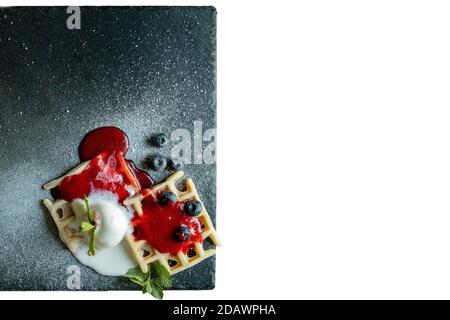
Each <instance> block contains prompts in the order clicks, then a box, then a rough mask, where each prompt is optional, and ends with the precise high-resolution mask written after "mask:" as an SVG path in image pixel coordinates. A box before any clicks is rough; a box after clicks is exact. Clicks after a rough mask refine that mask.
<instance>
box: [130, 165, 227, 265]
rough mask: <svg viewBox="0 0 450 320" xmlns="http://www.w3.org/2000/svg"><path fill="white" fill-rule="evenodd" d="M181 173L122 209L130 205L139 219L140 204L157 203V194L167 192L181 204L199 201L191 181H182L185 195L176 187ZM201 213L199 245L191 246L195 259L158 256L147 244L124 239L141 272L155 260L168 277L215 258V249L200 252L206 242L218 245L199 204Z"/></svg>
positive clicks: (159, 253) (207, 217)
mask: <svg viewBox="0 0 450 320" xmlns="http://www.w3.org/2000/svg"><path fill="white" fill-rule="evenodd" d="M183 175H184V173H183V171H177V172H175V173H174V174H172V175H171V176H170V177H169V178H167V180H166V181H164V182H162V183H160V184H158V185H156V186H154V187H152V188H150V189H145V190H142V192H141V193H140V194H138V195H136V196H134V197H132V198H128V199H126V200H125V201H124V205H131V206H132V207H133V208H134V210H135V211H136V213H137V214H138V215H142V200H143V199H145V198H147V197H152V198H153V200H154V201H157V194H158V193H159V191H167V190H169V191H171V192H173V193H174V194H175V195H176V196H177V198H178V200H179V201H185V200H197V201H200V202H201V200H200V197H199V196H198V193H197V189H196V188H195V185H194V182H193V181H192V180H191V179H187V180H186V191H180V190H179V189H178V188H177V187H176V184H177V182H178V181H179V180H181V178H182V177H183ZM202 207H203V209H202V212H201V213H200V215H199V216H198V219H199V220H200V222H201V224H202V237H203V242H202V243H195V244H194V245H195V255H193V256H188V255H187V254H184V253H183V252H180V253H178V254H177V255H172V254H168V253H161V252H158V250H156V249H154V248H152V247H151V245H150V244H149V243H147V241H145V240H139V241H136V240H135V239H134V238H133V236H131V235H130V236H129V237H128V240H129V241H128V243H129V244H130V247H131V249H132V250H133V254H134V256H135V259H136V261H137V262H138V264H139V267H140V268H141V270H142V272H147V271H148V264H149V263H151V262H153V261H156V260H159V261H160V262H161V263H162V264H163V265H164V266H166V268H167V269H168V270H169V271H170V273H171V274H174V273H177V272H180V271H183V270H185V269H187V268H190V267H192V266H194V265H195V264H197V263H199V262H201V261H203V260H205V259H206V258H208V257H210V256H212V255H214V254H215V252H216V251H215V249H206V250H205V249H204V244H205V242H208V241H209V240H208V239H210V240H211V241H212V242H213V243H214V245H216V246H220V241H219V239H218V238H217V234H216V230H215V229H214V226H213V224H212V222H211V218H210V217H209V215H208V212H207V211H206V209H205V206H204V205H203V203H202Z"/></svg>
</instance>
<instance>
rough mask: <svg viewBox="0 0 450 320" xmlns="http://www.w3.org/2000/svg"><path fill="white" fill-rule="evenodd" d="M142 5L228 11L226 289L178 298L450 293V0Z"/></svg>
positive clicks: (223, 96)
mask: <svg viewBox="0 0 450 320" xmlns="http://www.w3.org/2000/svg"><path fill="white" fill-rule="evenodd" d="M5 2H6V3H5ZM5 2H3V3H2V5H20V4H22V5H29V4H30V2H31V1H5ZM32 2H33V3H35V4H47V5H50V4H51V5H54V4H62V5H67V3H64V2H60V1H45V2H42V1H40V2H39V1H32ZM132 3H133V4H141V5H142V4H146V5H150V4H168V5H169V4H174V5H175V4H193V5H197V4H212V5H214V6H215V7H216V8H217V10H218V17H217V22H218V134H219V150H218V174H219V176H218V212H217V215H218V218H217V222H218V231H219V234H220V236H221V240H222V242H223V247H222V248H219V249H218V255H217V286H216V289H215V290H214V291H180V292H167V293H166V299H183V298H188V299H222V298H225V299H228V298H234V299H241V298H255V299H256V298H265V299H278V298H288V299H305V298H306V299H316V298H343V299H347V298H360V299H365V298H387V299H389V298H450V256H449V252H450V250H449V243H450V216H449V212H450V197H449V196H450V125H449V124H450V19H449V17H450V3H449V2H448V1H425V0H423V1H412V0H407V1H399V0H390V1H383V0H381V1H380V0H378V1H362V0H359V1H335V0H331V1H319V0H318V1H285V2H282V1H271V2H269V1H230V0H226V1H220V2H218V1H153V2H152V1H133V2H132ZM70 4H71V5H82V4H131V2H129V3H125V2H123V1H107V2H105V1H92V2H86V1H84V2H83V1H71V3H70ZM0 298H49V299H55V298H72V299H84V298H89V299H93V298H99V299H108V298H114V299H117V298H125V299H151V297H147V296H143V295H142V294H141V293H139V292H106V293H104V292H103V293H80V292H64V293H60V292H47V293H45V294H43V293H34V292H28V293H21V292H18V293H9V292H8V293H1V294H0Z"/></svg>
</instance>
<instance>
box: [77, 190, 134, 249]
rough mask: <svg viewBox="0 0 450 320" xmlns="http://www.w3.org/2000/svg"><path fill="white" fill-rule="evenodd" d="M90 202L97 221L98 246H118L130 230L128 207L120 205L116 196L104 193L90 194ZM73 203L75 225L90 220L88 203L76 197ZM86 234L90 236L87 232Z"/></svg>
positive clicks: (96, 238)
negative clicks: (87, 209)
mask: <svg viewBox="0 0 450 320" xmlns="http://www.w3.org/2000/svg"><path fill="white" fill-rule="evenodd" d="M88 202H89V207H90V209H91V211H92V212H93V213H94V217H95V222H96V229H95V245H96V247H98V248H111V247H115V246H117V245H118V244H119V243H120V242H121V241H122V239H123V238H124V236H125V235H126V233H127V231H128V230H129V219H128V218H127V212H126V209H125V208H123V207H122V206H120V205H119V204H118V203H117V200H116V199H115V198H114V197H108V196H104V195H100V196H99V195H90V196H89V197H88ZM71 204H72V208H73V211H74V213H75V216H76V221H75V222H74V225H78V226H79V225H80V224H81V222H82V221H87V220H88V218H87V211H86V205H85V203H84V201H83V200H81V199H75V200H73V201H72V203H71ZM84 234H85V235H86V236H89V234H88V233H87V232H86V233H84Z"/></svg>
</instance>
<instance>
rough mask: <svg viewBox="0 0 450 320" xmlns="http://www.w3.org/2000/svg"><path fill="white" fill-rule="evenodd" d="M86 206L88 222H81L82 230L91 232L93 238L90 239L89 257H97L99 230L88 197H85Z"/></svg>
mask: <svg viewBox="0 0 450 320" xmlns="http://www.w3.org/2000/svg"><path fill="white" fill-rule="evenodd" d="M84 204H85V205H86V213H87V216H88V221H83V222H81V225H80V230H81V231H85V232H91V237H90V239H89V252H88V253H89V255H90V256H95V230H97V226H96V223H95V217H94V213H93V212H92V211H91V208H90V206H89V200H88V198H87V197H86V196H84Z"/></svg>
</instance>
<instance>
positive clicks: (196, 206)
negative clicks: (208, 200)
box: [184, 200, 202, 217]
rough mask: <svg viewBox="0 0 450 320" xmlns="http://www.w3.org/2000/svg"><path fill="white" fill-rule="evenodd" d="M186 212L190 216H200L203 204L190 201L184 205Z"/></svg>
mask: <svg viewBox="0 0 450 320" xmlns="http://www.w3.org/2000/svg"><path fill="white" fill-rule="evenodd" d="M184 212H186V213H187V214H188V215H190V216H193V217H195V216H198V215H199V214H200V212H202V203H201V202H200V201H197V200H190V201H188V202H186V203H185V204H184Z"/></svg>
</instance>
